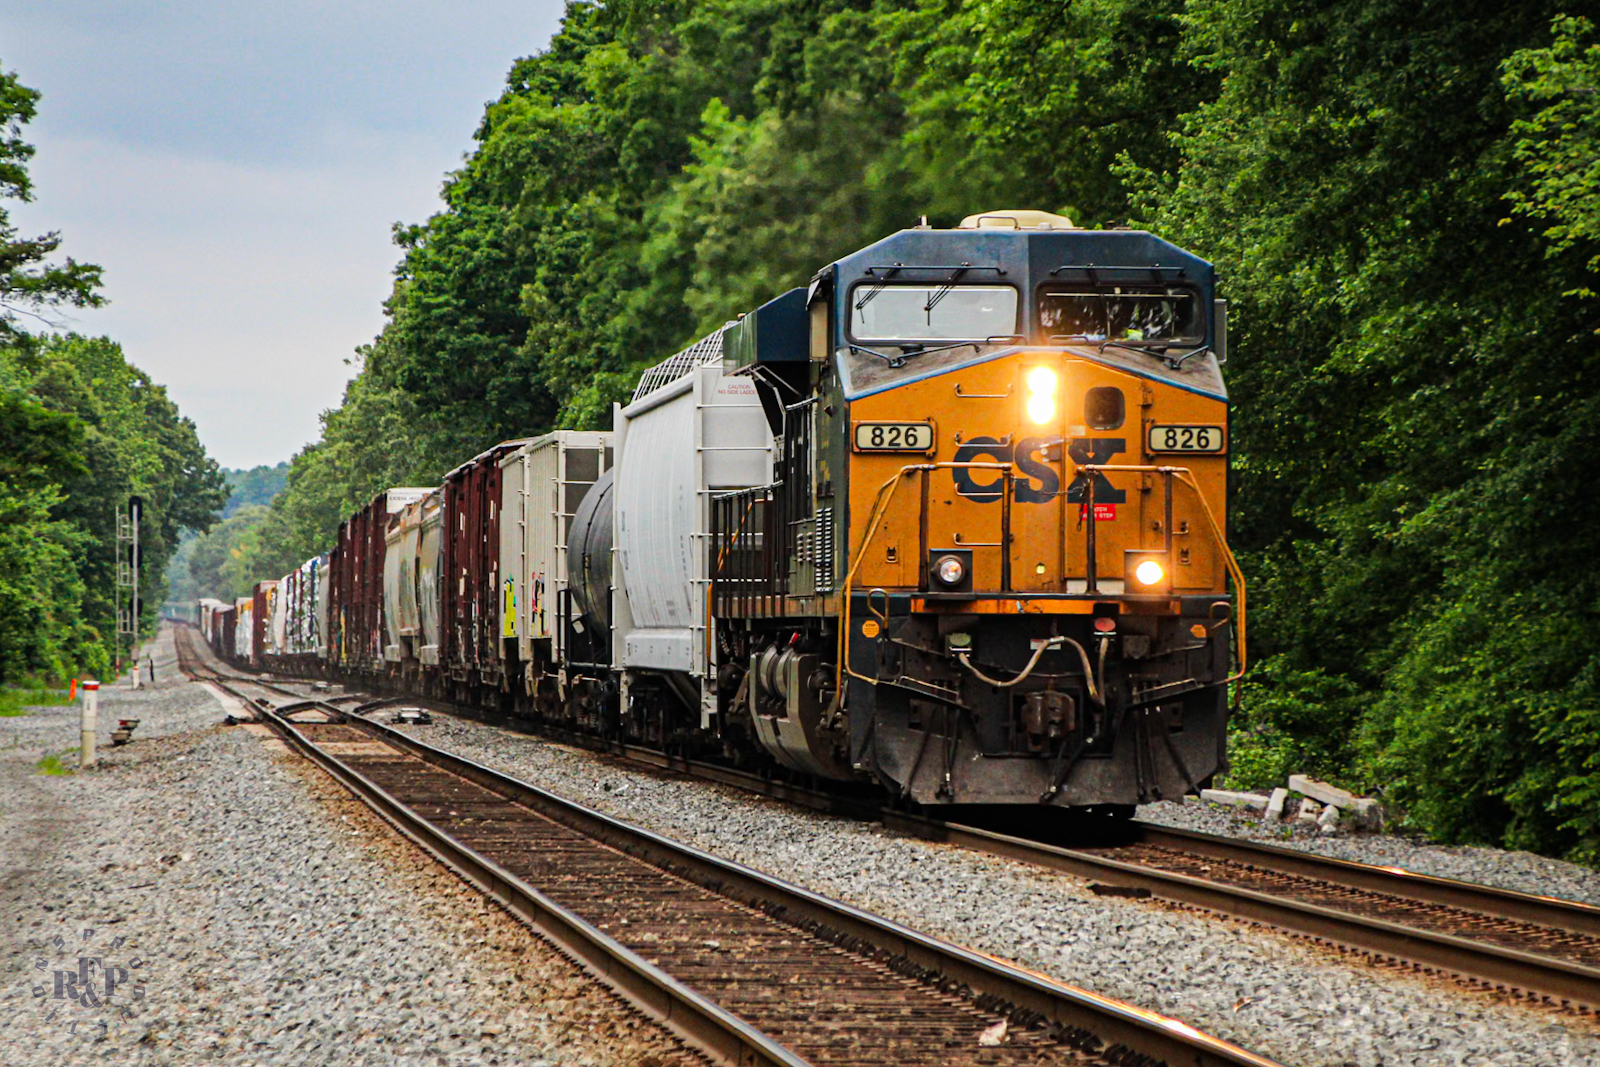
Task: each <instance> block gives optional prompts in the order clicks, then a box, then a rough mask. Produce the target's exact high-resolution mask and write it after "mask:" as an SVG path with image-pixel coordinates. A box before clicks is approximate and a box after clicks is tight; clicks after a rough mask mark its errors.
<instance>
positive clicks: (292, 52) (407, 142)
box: [0, 0, 562, 467]
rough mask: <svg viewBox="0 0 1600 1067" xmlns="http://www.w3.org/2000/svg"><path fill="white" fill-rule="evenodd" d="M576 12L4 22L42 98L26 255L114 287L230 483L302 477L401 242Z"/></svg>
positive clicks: (44, 4)
mask: <svg viewBox="0 0 1600 1067" xmlns="http://www.w3.org/2000/svg"><path fill="white" fill-rule="evenodd" d="M561 12H562V4H561V3H560V2H559V0H523V2H521V3H514V2H510V0H475V2H473V3H468V4H462V3H441V2H435V0H385V2H382V3H380V2H377V0H271V2H265V0H259V2H241V0H163V2H161V3H150V2H134V0H128V2H112V0H0V65H3V66H4V68H5V69H6V70H7V71H10V72H13V73H16V74H17V75H19V77H20V78H21V81H22V83H23V84H24V85H27V86H29V87H31V88H34V89H37V90H39V91H40V92H42V93H43V94H44V99H43V100H42V101H41V102H40V108H39V117H38V118H37V119H36V120H35V121H34V122H33V123H32V124H31V125H29V126H28V127H27V128H26V130H25V132H24V137H25V139H26V140H28V141H29V142H30V143H32V144H33V145H34V146H35V147H37V149H38V154H37V155H36V156H35V158H34V161H33V164H32V167H31V171H32V174H33V178H34V193H35V200H34V202H33V203H32V204H27V205H17V204H14V203H12V204H9V205H8V207H9V208H10V210H11V212H12V221H13V222H14V223H15V224H16V225H17V226H18V227H19V228H20V229H21V230H22V231H23V233H24V234H25V235H27V236H33V235H34V234H35V233H37V232H39V231H43V230H60V231H61V233H62V235H63V237H64V242H63V245H62V253H63V254H67V255H71V256H73V257H74V258H76V259H78V260H83V261H88V262H92V263H98V264H100V265H101V266H103V267H104V268H105V279H106V286H105V295H106V296H107V297H108V298H109V299H110V300H111V306H109V307H107V308H105V309H103V310H99V311H87V312H75V313H73V314H72V316H71V323H70V324H71V326H72V328H74V329H76V330H78V331H79V332H82V333H90V334H96V335H98V334H106V335H109V336H110V337H112V338H113V339H114V340H117V341H119V342H121V343H122V345H123V348H124V350H125V351H126V353H127V355H128V357H129V358H130V359H131V360H132V361H133V362H134V363H135V364H137V365H138V366H139V367H141V368H143V369H144V370H145V371H147V372H148V373H149V374H150V376H151V377H152V378H154V379H155V380H156V381H157V382H160V383H162V384H164V385H166V386H167V388H168V389H169V391H170V392H171V394H172V396H173V397H174V399H175V400H176V401H177V403H178V405H179V407H180V408H182V410H183V412H184V413H185V414H187V415H189V416H190V417H191V418H193V419H194V420H195V422H196V423H197V424H198V425H199V427H200V438H201V440H202V441H203V442H204V443H205V445H206V447H207V449H209V450H210V452H211V454H212V455H213V456H215V457H216V458H217V460H218V461H219V462H221V463H222V464H223V465H224V466H227V467H250V466H254V465H256V464H259V463H276V462H278V461H279V460H284V459H288V458H289V457H290V456H291V455H292V454H293V453H294V452H295V450H296V449H298V448H300V447H301V446H302V445H304V444H306V443H307V442H308V441H312V440H315V438H316V437H317V434H318V424H317V415H318V413H319V412H321V411H322V410H323V409H325V408H328V407H332V406H334V405H336V404H337V403H338V402H339V398H340V395H341V393H342V391H343V388H344V383H345V382H346V381H347V380H348V379H349V377H350V376H351V374H352V373H353V368H352V367H350V366H349V365H347V364H346V363H345V360H346V359H348V358H349V357H350V356H351V354H352V352H353V351H354V349H355V348H356V346H357V345H361V344H365V343H366V342H368V341H370V340H371V339H372V338H373V337H374V336H375V335H376V334H377V333H378V331H379V330H380V329H381V328H382V325H383V314H382V307H381V304H382V301H383V299H384V298H385V297H386V296H387V295H388V293H389V288H390V284H391V280H392V276H393V275H392V271H393V268H394V265H395V263H396V262H397V261H398V259H399V250H398V249H396V248H395V247H394V245H393V244H392V242H391V240H390V227H391V225H392V224H393V223H395V222H408V223H409V222H420V221H422V220H423V219H425V218H426V217H427V216H428V215H430V214H432V213H433V212H434V211H436V210H437V208H438V205H439V199H438V193H439V184H440V181H441V180H442V178H443V177H444V175H445V173H446V172H448V171H450V170H453V169H455V168H456V167H458V166H459V165H460V163H461V158H462V155H463V153H465V152H466V151H467V150H468V149H469V148H470V147H471V145H472V131H473V130H474V129H475V128H476V126H477V121H478V119H479V117H480V116H481V115H482V112H483V105H484V104H485V103H486V102H487V101H489V100H492V99H493V98H494V97H496V96H497V95H498V94H499V91H500V88H501V86H502V84H503V83H504V79H505V74H506V72H507V71H508V70H509V69H510V67H511V63H512V61H513V60H514V59H516V58H517V57H519V56H525V55H531V54H533V53H534V52H537V51H540V50H541V49H543V48H544V47H546V46H547V44H548V43H549V40H550V36H551V34H552V33H554V32H555V29H556V27H557V24H558V22H559V20H560V16H561Z"/></svg>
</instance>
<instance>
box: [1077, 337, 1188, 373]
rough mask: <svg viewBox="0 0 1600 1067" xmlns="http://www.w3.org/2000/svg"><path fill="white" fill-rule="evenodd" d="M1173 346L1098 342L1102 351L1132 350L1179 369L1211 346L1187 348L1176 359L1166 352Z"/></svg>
mask: <svg viewBox="0 0 1600 1067" xmlns="http://www.w3.org/2000/svg"><path fill="white" fill-rule="evenodd" d="M1157 347H1160V348H1161V349H1162V351H1160V352H1157V351H1156V348H1157ZM1173 347H1175V346H1173V345H1160V346H1157V345H1150V346H1148V347H1146V346H1143V345H1128V344H1123V343H1122V342H1121V341H1101V342H1100V348H1099V351H1101V352H1104V351H1105V350H1106V349H1108V348H1120V349H1122V350H1123V351H1124V352H1134V353H1136V354H1138V355H1141V356H1152V357H1154V358H1156V359H1159V360H1161V361H1162V362H1163V363H1165V364H1166V365H1167V366H1168V367H1169V368H1171V369H1172V370H1181V369H1182V368H1183V365H1184V364H1185V363H1187V362H1188V361H1189V360H1191V359H1193V358H1194V357H1195V356H1198V355H1200V354H1201V353H1203V352H1209V351H1211V346H1210V345H1206V344H1202V345H1196V346H1194V347H1193V348H1191V349H1189V350H1188V351H1187V352H1185V353H1184V354H1183V355H1181V356H1179V357H1178V358H1177V359H1173V358H1172V357H1171V356H1169V355H1167V353H1166V349H1168V348H1173Z"/></svg>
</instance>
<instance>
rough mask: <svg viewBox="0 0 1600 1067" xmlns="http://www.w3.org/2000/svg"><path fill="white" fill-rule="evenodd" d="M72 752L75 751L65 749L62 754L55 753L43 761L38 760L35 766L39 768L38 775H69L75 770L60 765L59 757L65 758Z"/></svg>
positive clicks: (62, 764)
mask: <svg viewBox="0 0 1600 1067" xmlns="http://www.w3.org/2000/svg"><path fill="white" fill-rule="evenodd" d="M72 751H75V750H74V749H70V748H69V749H66V750H64V751H62V752H59V753H57V754H56V755H54V756H46V757H45V758H44V759H42V760H40V761H39V762H38V763H37V764H36V766H37V767H38V768H39V773H40V774H57V775H59V774H71V773H72V772H73V771H74V770H75V769H76V768H73V767H68V766H67V765H66V764H64V763H62V762H61V757H62V756H65V755H66V754H67V753H68V752H72Z"/></svg>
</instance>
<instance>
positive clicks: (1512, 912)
mask: <svg viewBox="0 0 1600 1067" xmlns="http://www.w3.org/2000/svg"><path fill="white" fill-rule="evenodd" d="M1132 826H1133V828H1134V829H1135V832H1136V833H1137V834H1138V839H1139V842H1140V843H1141V844H1149V845H1160V846H1163V847H1166V848H1174V849H1178V850H1181V851H1184V852H1192V853H1194V854H1196V855H1202V856H1211V857H1214V858H1216V859H1230V860H1238V861H1242V862H1245V863H1249V864H1250V865H1251V866H1254V867H1260V868H1263V869H1265V870H1270V871H1276V872H1278V873H1280V874H1292V875H1298V876H1300V877H1302V878H1314V879H1316V880H1318V881H1323V882H1331V883H1333V884H1335V885H1341V886H1345V887H1346V888H1349V889H1360V890H1364V891H1366V892H1370V893H1384V894H1387V895H1389V896H1396V897H1404V898H1405V899H1407V900H1414V901H1416V902H1418V903H1421V904H1442V905H1444V906H1446V907H1452V908H1462V909H1465V910H1467V911H1475V912H1478V913H1480V914H1483V915H1492V916H1495V917H1496V918H1501V919H1507V920H1510V921H1512V922H1521V923H1532V924H1534V925H1537V926H1549V927H1554V928H1557V929H1561V930H1569V931H1571V932H1573V933H1576V934H1584V935H1586V936H1589V937H1600V907H1596V906H1595V905H1593V904H1584V903H1582V902H1580V901H1575V900H1564V899H1562V898H1560V897H1549V896H1539V895H1536V894H1533V893H1523V892H1519V891H1517V890H1514V889H1501V888H1499V887H1497V886H1489V885H1482V884H1479V883H1476V882H1462V881H1457V880H1455V879H1453V878H1442V877H1439V876H1437V875H1431V874H1422V873H1420V872H1417V871H1411V870H1407V869H1406V868H1404V867H1385V866H1381V865H1378V864H1369V863H1358V862H1356V861H1353V860H1345V859H1338V858H1335V857H1333V856H1322V855H1318V854H1317V853H1315V852H1306V851H1303V850H1301V849H1294V848H1284V847H1282V846H1280V845H1270V844H1267V843H1266V842H1263V841H1243V840H1238V839H1235V838H1229V837H1221V836H1219V835H1216V834H1207V833H1201V832H1199V831H1197V830H1181V829H1177V828H1175V827H1169V826H1161V825H1159V824H1156V823H1149V822H1144V821H1142V820H1140V821H1135V822H1133V823H1132Z"/></svg>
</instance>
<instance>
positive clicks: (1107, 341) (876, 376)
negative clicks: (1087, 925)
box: [201, 211, 1245, 812]
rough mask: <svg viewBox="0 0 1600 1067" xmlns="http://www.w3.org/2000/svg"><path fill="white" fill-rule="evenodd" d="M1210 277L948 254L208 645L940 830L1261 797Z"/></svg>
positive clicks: (531, 445) (416, 520) (210, 612)
mask: <svg viewBox="0 0 1600 1067" xmlns="http://www.w3.org/2000/svg"><path fill="white" fill-rule="evenodd" d="M1215 282H1216V279H1215V274H1214V271H1213V269H1212V267H1211V265H1210V264H1209V263H1206V262H1205V261H1203V260H1201V259H1199V258H1197V257H1195V256H1194V255H1191V254H1189V253H1188V252H1185V251H1183V250H1182V249H1180V248H1177V247H1175V246H1174V245H1172V244H1170V243H1168V242H1166V241H1163V240H1161V239H1159V238H1157V237H1155V236H1153V235H1152V234H1150V233H1147V232H1143V231H1134V230H1088V229H1079V228H1075V227H1074V226H1073V225H1072V223H1071V222H1070V221H1068V220H1067V219H1065V218H1063V217H1061V216H1058V215H1051V214H1046V213H1043V212H1031V211H1001V212H991V213H988V214H984V215H975V216H972V217H969V218H968V219H965V220H963V222H962V223H961V225H960V226H959V227H957V228H955V229H934V228H931V227H928V226H927V225H925V224H923V225H919V226H917V227H915V228H912V229H907V230H902V231H900V232H898V233H895V234H893V235H891V236H889V237H886V238H884V239H883V240H881V241H878V242H877V243H875V244H873V245H871V246H869V247H867V248H864V249H862V250H861V251H859V252H856V253H855V254H853V255H850V256H847V257H845V258H843V259H840V260H838V261H836V262H833V263H829V264H828V265H826V266H825V267H823V268H822V269H821V270H819V271H817V273H816V274H815V275H814V276H813V277H812V278H811V280H810V283H809V284H808V285H806V286H805V287H803V288H797V289H793V290H790V291H789V292H786V293H784V294H782V295H781V296H779V297H777V298H776V299H774V300H772V301H770V302H768V303H766V304H764V305H762V306H761V307H758V308H756V309H755V310H754V311H751V312H749V313H747V314H744V315H740V316H739V317H738V318H737V319H735V320H733V321H730V322H728V323H727V324H726V325H724V326H723V327H721V328H719V329H717V330H715V331H713V332H712V333H711V334H709V335H708V336H706V337H704V338H702V339H701V340H699V341H698V342H696V343H695V344H693V345H691V346H690V347H688V348H686V349H684V350H683V351H681V352H678V353H676V354H674V355H672V356H671V357H670V358H668V359H665V360H664V361H662V362H661V363H659V364H657V365H655V366H653V367H651V368H650V369H649V370H648V371H646V372H645V373H644V375H643V376H642V378H641V379H640V381H639V383H638V386H637V388H636V389H635V390H634V392H633V395H632V397H631V399H630V400H629V401H628V402H627V403H623V404H617V405H616V406H615V407H614V409H613V416H612V429H611V430H609V431H579V430H558V431H556V432H554V433H548V434H544V435H542V436H538V437H533V438H529V439H522V440H513V441H506V442H503V443H500V444H497V445H495V446H494V447H493V448H490V449H488V450H486V451H484V452H482V453H481V454H479V455H477V456H475V457H473V458H472V459H471V460H469V461H467V462H466V463H463V464H462V465H461V466H459V467H457V468H456V469H455V470H453V471H451V472H450V473H449V474H448V475H446V476H445V478H444V481H443V484H441V485H439V486H429V487H422V488H407V487H397V488H392V489H388V490H387V491H385V492H381V493H379V494H377V496H375V497H374V498H373V499H372V500H371V502H370V503H368V504H367V505H366V506H365V507H364V508H362V509H361V510H360V511H358V512H356V513H355V514H354V515H351V516H350V517H349V518H348V519H347V520H346V521H345V522H344V523H343V524H342V525H341V526H340V527H339V534H338V541H337V543H336V544H335V545H333V546H332V547H331V548H330V550H329V551H328V553H327V554H326V555H324V556H319V557H318V558H316V559H313V560H309V561H307V562H306V563H305V564H304V565H302V566H301V567H299V568H297V569H296V570H295V571H294V572H293V573H291V574H288V575H286V576H284V577H283V578H282V579H280V580H278V581H274V582H263V583H261V584H260V585H258V586H257V587H256V588H255V590H254V595H253V596H251V597H248V598H244V599H241V600H239V601H238V602H236V603H234V604H222V603H218V602H215V601H207V602H204V603H203V604H202V605H201V620H202V621H201V625H202V627H203V628H204V630H205V632H206V636H207V639H208V640H209V641H210V642H211V644H212V646H213V647H214V648H215V649H216V650H217V651H218V653H219V654H221V655H222V656H224V657H226V658H231V659H233V660H234V661H235V662H238V663H246V664H249V665H252V666H255V667H258V668H264V669H273V670H280V671H284V672H288V673H293V674H297V675H317V676H324V677H330V678H336V679H339V680H342V681H345V682H347V683H349V684H352V685H357V686H360V687H361V688H363V689H367V690H374V691H383V692H403V693H405V692H408V693H414V694H419V695H422V696H435V697H439V698H445V699H449V700H453V701H457V702H467V703H471V704H474V705H478V706H486V707H489V708H493V709H498V710H500V711H503V712H505V713H508V714H513V715H521V716H526V717H528V718H530V719H535V720H543V721H545V722H548V723H553V724H561V725H562V726H564V727H566V728H569V729H576V730H582V731H588V732H592V733H594V734H597V735H603V736H606V737H610V738H613V739H618V740H624V741H628V742H631V743H638V744H645V745H651V746H656V747H659V748H662V749H666V750H669V751H673V752H678V753H681V754H684V755H688V756H691V757H695V758H709V759H718V760H723V761H727V762H730V763H732V764H735V765H740V766H745V767H754V768H765V769H768V770H771V771H774V772H777V771H778V770H779V769H780V768H783V769H786V771H787V772H789V773H792V774H795V775H802V776H807V777H808V778H810V779H813V780H838V781H857V782H861V781H866V782H871V783H876V784H877V785H879V786H881V787H882V788H883V789H884V790H887V791H889V792H890V793H892V794H893V795H895V796H896V797H898V798H901V799H902V800H905V801H910V802H913V803H916V804H920V805H954V804H1007V805H1040V804H1047V805H1054V806H1060V807H1098V808H1101V809H1103V810H1111V811H1118V812H1125V811H1127V810H1131V806H1132V805H1134V804H1137V803H1142V802H1147V801H1151V800H1155V799H1158V798H1160V797H1171V796H1175V795H1178V794H1181V793H1184V792H1186V791H1189V790H1193V789H1195V788H1197V787H1200V786H1204V785H1205V784H1207V782H1208V781H1209V780H1210V779H1211V777H1212V776H1213V775H1215V774H1217V773H1218V772H1219V771H1222V770H1225V769H1226V758H1227V757H1226V750H1225V737H1226V722H1227V715H1228V704H1227V696H1226V694H1227V689H1228V684H1229V683H1230V682H1232V681H1234V680H1235V679H1237V677H1238V676H1239V675H1240V674H1241V673H1242V672H1243V668H1244V660H1245V603H1244V593H1245V587H1244V581H1243V578H1242V575H1240V573H1239V570H1238V566H1237V564H1236V562H1235V560H1234V557H1233V555H1232V553H1231V552H1230V551H1229V549H1228V544H1227V539H1226V536H1225V530H1226V521H1227V510H1226V508H1227V485H1228V455H1229V444H1230V441H1229V424H1228V395H1227V391H1226V389H1225V387H1224V384H1223V379H1222V374H1221V371H1220V367H1221V366H1222V364H1223V363H1224V362H1225V358H1226V346H1227V325H1226V322H1227V320H1226V306H1225V304H1224V303H1223V302H1222V301H1220V300H1218V299H1216V292H1215Z"/></svg>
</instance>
